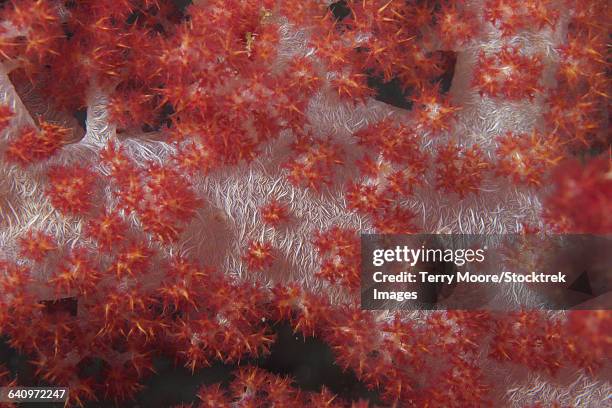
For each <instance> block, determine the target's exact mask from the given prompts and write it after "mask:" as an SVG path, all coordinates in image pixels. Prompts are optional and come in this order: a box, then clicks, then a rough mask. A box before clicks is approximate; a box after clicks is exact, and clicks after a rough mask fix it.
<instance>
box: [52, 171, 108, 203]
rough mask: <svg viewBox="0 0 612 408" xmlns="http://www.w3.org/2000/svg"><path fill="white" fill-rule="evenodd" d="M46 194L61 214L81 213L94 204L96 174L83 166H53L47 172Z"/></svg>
mask: <svg viewBox="0 0 612 408" xmlns="http://www.w3.org/2000/svg"><path fill="white" fill-rule="evenodd" d="M47 177H48V178H49V188H48V190H47V195H48V196H49V199H50V200H51V204H52V205H53V206H54V207H55V208H56V209H57V210H58V211H59V212H61V213H62V214H65V215H83V214H85V213H87V212H88V211H90V210H91V209H92V208H93V205H94V197H95V193H96V191H95V187H96V182H97V176H96V174H95V173H94V172H93V171H91V169H89V168H88V167H84V166H55V167H52V168H50V169H49V171H48V172H47Z"/></svg>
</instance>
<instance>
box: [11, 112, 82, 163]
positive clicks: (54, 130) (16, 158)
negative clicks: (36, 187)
mask: <svg viewBox="0 0 612 408" xmlns="http://www.w3.org/2000/svg"><path fill="white" fill-rule="evenodd" d="M71 134H72V131H71V130H70V129H66V128H63V127H61V126H58V125H54V124H51V123H47V122H42V123H41V124H40V130H39V129H35V128H33V127H30V126H26V127H24V128H21V129H20V130H19V132H18V134H17V137H16V138H15V139H14V140H12V141H11V142H9V144H8V146H7V148H6V152H5V154H6V159H7V160H8V161H9V162H13V163H17V164H19V165H20V166H23V167H26V166H28V165H31V164H33V163H36V162H38V161H42V160H45V159H48V158H49V157H51V156H53V155H54V154H55V153H56V152H57V151H58V150H59V149H60V148H61V147H62V146H64V145H65V144H66V143H67V142H68V140H69V137H70V136H71Z"/></svg>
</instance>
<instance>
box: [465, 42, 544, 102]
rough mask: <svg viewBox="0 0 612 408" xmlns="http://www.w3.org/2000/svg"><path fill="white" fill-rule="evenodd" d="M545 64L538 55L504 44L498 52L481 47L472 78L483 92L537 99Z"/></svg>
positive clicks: (514, 97) (517, 98) (497, 95)
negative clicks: (526, 53) (524, 52)
mask: <svg viewBox="0 0 612 408" xmlns="http://www.w3.org/2000/svg"><path fill="white" fill-rule="evenodd" d="M542 71H543V65H542V61H541V57H540V56H538V55H525V54H523V53H522V52H521V51H520V50H519V48H517V47H510V46H504V47H503V48H502V49H501V50H500V51H499V52H497V53H486V52H484V51H481V52H480V54H479V57H478V65H477V68H476V70H475V72H474V78H473V80H472V83H473V85H474V86H475V87H476V88H477V89H478V90H479V92H480V94H481V95H488V96H491V97H504V98H507V99H509V100H520V99H533V98H534V97H535V95H536V94H538V93H540V92H541V91H542V85H541V77H542Z"/></svg>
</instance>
